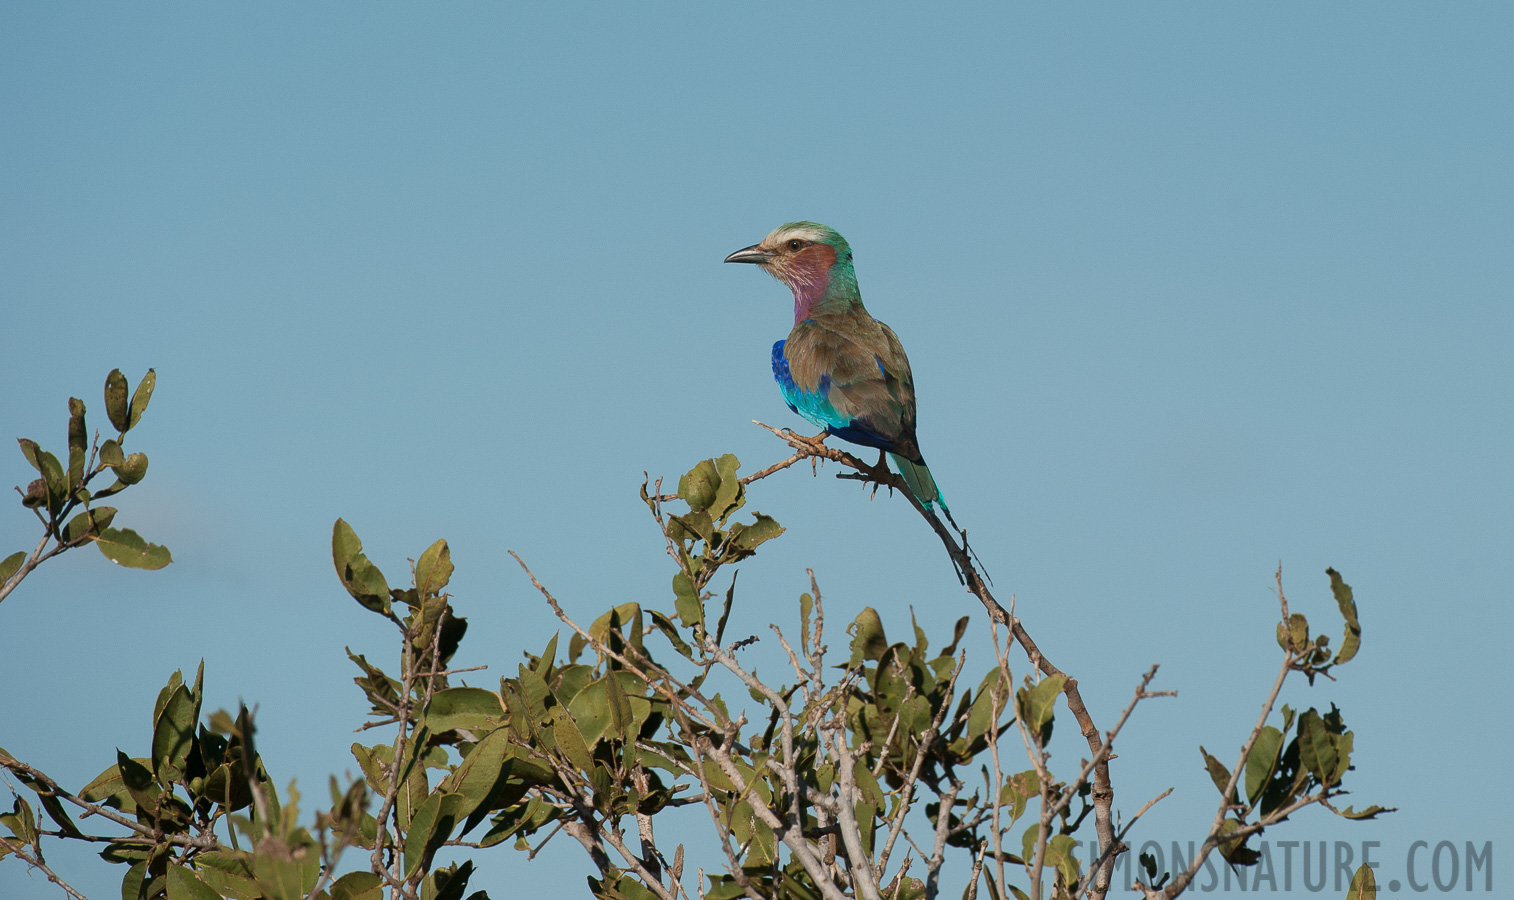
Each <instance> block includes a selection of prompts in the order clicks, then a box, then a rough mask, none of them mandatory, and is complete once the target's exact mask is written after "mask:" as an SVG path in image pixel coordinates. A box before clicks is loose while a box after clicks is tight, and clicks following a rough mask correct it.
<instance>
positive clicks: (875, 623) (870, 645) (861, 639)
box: [847, 606, 888, 666]
mask: <svg viewBox="0 0 1514 900" xmlns="http://www.w3.org/2000/svg"><path fill="white" fill-rule="evenodd" d="M847 630H848V631H850V632H851V634H852V647H851V650H852V661H851V665H853V666H856V665H859V664H861V663H862V661H863V660H867V659H879V658H881V657H882V656H883V651H885V650H887V649H888V638H886V637H884V634H883V620H882V619H881V618H879V616H878V611H877V610H876V609H873V608H872V607H871V606H868V607H864V608H863V610H862V612H860V613H858V614H857V618H856V619H855V620H854V621H853V622H852V625H851V627H850V628H848V629H847Z"/></svg>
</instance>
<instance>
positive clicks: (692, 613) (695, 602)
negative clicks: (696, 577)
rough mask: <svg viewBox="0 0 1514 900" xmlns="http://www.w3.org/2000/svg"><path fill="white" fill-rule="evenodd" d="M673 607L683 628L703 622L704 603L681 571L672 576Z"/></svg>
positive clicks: (687, 577)
mask: <svg viewBox="0 0 1514 900" xmlns="http://www.w3.org/2000/svg"><path fill="white" fill-rule="evenodd" d="M673 609H674V612H676V613H677V615H678V620H679V621H680V622H682V623H683V626H684V627H685V628H694V627H696V626H700V625H703V624H704V604H703V603H700V602H699V594H698V593H697V592H696V591H695V590H694V582H693V581H691V580H690V579H689V576H687V575H685V574H684V573H682V572H679V573H677V574H676V575H674V576H673Z"/></svg>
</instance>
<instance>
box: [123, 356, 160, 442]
mask: <svg viewBox="0 0 1514 900" xmlns="http://www.w3.org/2000/svg"><path fill="white" fill-rule="evenodd" d="M157 385H158V373H157V372H154V371H153V370H152V369H148V370H147V374H146V375H143V376H142V380H141V381H139V382H137V391H136V393H134V394H132V396H131V415H130V418H129V419H127V422H126V428H125V429H122V430H123V431H124V430H129V429H132V428H136V427H137V422H139V421H141V419H142V414H143V413H145V412H147V404H148V403H149V402H150V401H151V400H152V391H153V388H155V387H157Z"/></svg>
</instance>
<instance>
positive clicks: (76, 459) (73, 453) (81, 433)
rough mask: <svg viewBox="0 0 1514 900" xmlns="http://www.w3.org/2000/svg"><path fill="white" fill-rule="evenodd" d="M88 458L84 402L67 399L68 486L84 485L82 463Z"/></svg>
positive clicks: (87, 434)
mask: <svg viewBox="0 0 1514 900" xmlns="http://www.w3.org/2000/svg"><path fill="white" fill-rule="evenodd" d="M88 457H89V430H88V429H87V428H85V427H84V401H83V400H80V399H79V398H77V397H70V398H68V486H69V489H70V490H78V489H79V488H80V487H82V486H83V485H84V462H85V460H86V459H87V458H88Z"/></svg>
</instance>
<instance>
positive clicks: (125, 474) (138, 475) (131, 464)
mask: <svg viewBox="0 0 1514 900" xmlns="http://www.w3.org/2000/svg"><path fill="white" fill-rule="evenodd" d="M112 471H114V472H115V473H116V478H118V479H120V481H121V483H122V484H127V485H130V484H136V483H137V482H139V481H141V480H142V479H144V478H146V477H147V454H146V453H133V454H131V455H130V456H128V457H126V461H125V462H123V463H122V464H121V465H119V466H116V467H115V468H114V469H113V470H112Z"/></svg>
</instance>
